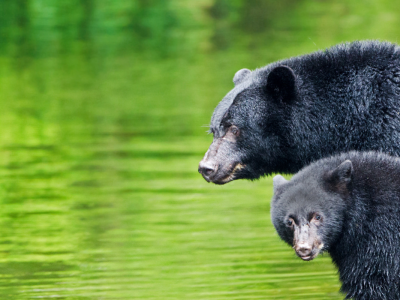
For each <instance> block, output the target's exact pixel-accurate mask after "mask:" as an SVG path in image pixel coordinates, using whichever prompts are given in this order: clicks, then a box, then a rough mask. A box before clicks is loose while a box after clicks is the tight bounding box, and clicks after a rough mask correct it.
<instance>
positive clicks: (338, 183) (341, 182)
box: [326, 160, 353, 192]
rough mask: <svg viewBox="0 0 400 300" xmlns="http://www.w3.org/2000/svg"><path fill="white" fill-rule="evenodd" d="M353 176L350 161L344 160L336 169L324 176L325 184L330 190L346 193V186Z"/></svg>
mask: <svg viewBox="0 0 400 300" xmlns="http://www.w3.org/2000/svg"><path fill="white" fill-rule="evenodd" d="M352 174H353V164H352V163H351V161H350V160H345V161H344V162H342V163H341V164H340V165H339V166H338V167H337V168H336V169H334V170H332V171H329V172H328V173H327V176H326V180H327V183H328V184H329V185H330V186H331V188H333V189H335V190H337V191H339V192H345V191H347V185H348V184H349V183H350V182H351V175H352Z"/></svg>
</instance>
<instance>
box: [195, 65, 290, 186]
mask: <svg viewBox="0 0 400 300" xmlns="http://www.w3.org/2000/svg"><path fill="white" fill-rule="evenodd" d="M233 82H234V83H235V87H234V89H233V90H231V91H230V92H229V93H228V94H227V95H226V96H225V97H224V99H223V100H222V101H221V102H220V103H219V104H218V106H217V107H216V109H215V111H214V114H213V116H212V118H211V124H210V132H211V133H212V134H213V136H214V139H213V142H212V144H211V146H210V147H209V149H208V151H207V153H206V154H205V156H204V158H203V160H202V161H201V162H200V164H199V172H200V173H201V174H202V175H203V177H204V178H205V179H206V180H207V181H208V182H213V183H216V184H224V183H227V182H229V181H232V180H235V179H240V178H247V179H255V178H258V177H260V176H262V175H265V174H270V173H272V172H286V169H287V165H288V164H290V161H289V160H290V155H287V151H288V149H289V146H288V144H287V140H286V137H287V132H286V131H285V129H284V128H285V123H288V119H289V118H290V111H291V106H292V104H293V103H294V102H295V101H296V90H297V88H296V77H295V75H294V73H293V70H292V69H290V68H289V67H287V66H282V65H278V66H269V67H268V68H264V69H260V70H256V71H253V72H252V71H250V70H248V69H242V70H240V71H238V72H237V73H236V74H235V76H234V78H233ZM283 166H285V168H283Z"/></svg>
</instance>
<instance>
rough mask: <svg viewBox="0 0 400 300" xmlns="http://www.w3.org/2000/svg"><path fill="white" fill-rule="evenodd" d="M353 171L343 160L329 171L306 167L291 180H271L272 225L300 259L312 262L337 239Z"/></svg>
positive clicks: (280, 178) (278, 176) (279, 176)
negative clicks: (272, 195)
mask: <svg viewBox="0 0 400 300" xmlns="http://www.w3.org/2000/svg"><path fill="white" fill-rule="evenodd" d="M352 172H353V166H352V163H351V161H349V160H346V161H344V162H342V163H341V164H340V165H339V166H337V167H336V168H334V169H332V170H329V169H321V166H319V167H317V168H316V167H315V166H311V167H308V168H306V169H304V170H302V171H300V172H299V173H298V174H296V175H295V176H294V177H293V178H292V179H291V180H290V181H287V180H286V179H284V178H283V177H282V176H281V175H277V176H275V177H274V197H273V199H272V202H271V218H272V223H273V224H274V226H275V229H276V230H277V232H278V234H279V236H280V237H281V239H282V240H284V241H285V242H286V243H288V244H289V245H291V246H292V247H293V249H294V250H295V252H296V254H297V255H298V256H299V257H300V258H301V259H303V260H306V261H308V260H312V259H314V258H315V257H316V256H317V255H318V254H319V253H320V252H321V251H325V250H326V251H329V249H330V246H331V245H332V244H333V243H335V241H336V240H337V238H338V236H339V234H340V232H341V231H342V227H343V216H344V211H345V207H346V201H347V199H348V197H349V186H350V183H351V178H352Z"/></svg>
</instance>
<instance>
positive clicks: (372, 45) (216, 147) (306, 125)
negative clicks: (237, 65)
mask: <svg viewBox="0 0 400 300" xmlns="http://www.w3.org/2000/svg"><path fill="white" fill-rule="evenodd" d="M235 83H236V86H235V88H234V89H233V90H232V91H230V92H229V93H228V94H227V95H226V97H225V98H224V99H223V100H222V101H221V102H220V103H219V104H218V106H217V108H216V109H215V111H214V114H213V116H212V119H211V124H210V131H211V132H212V133H213V134H214V141H213V144H212V145H211V146H210V151H209V152H208V153H207V154H206V156H205V157H204V159H203V161H202V163H203V165H204V164H207V167H208V170H209V171H208V173H207V174H206V173H205V172H204V168H203V169H201V168H200V169H199V171H200V172H201V173H203V176H204V177H205V178H206V179H207V180H208V181H213V182H215V183H225V182H228V181H230V180H234V179H239V178H248V179H254V178H258V177H260V176H262V175H268V174H271V173H277V172H280V173H294V172H297V171H298V170H300V169H301V168H302V167H303V166H305V165H307V164H309V163H310V162H312V161H315V160H317V159H320V158H323V157H327V156H329V155H333V154H338V153H341V152H346V151H350V150H363V151H371V150H374V151H382V152H385V153H389V154H391V155H395V156H400V48H399V47H398V46H397V45H395V44H391V43H387V42H377V41H363V42H353V43H349V44H341V45H337V46H334V47H332V48H330V49H327V50H325V51H318V52H315V53H311V54H308V55H304V56H299V57H294V58H291V59H288V60H282V61H279V62H276V63H272V64H270V65H268V66H266V67H263V68H261V69H257V70H255V71H252V72H250V71H249V70H241V71H239V72H238V73H237V76H235ZM232 125H235V126H237V127H238V128H239V130H240V134H239V135H238V136H237V138H236V140H234V141H232V140H230V141H229V143H228V144H225V142H224V140H223V137H224V136H225V134H226V133H227V130H228V129H229V128H230V126H232ZM237 164H240V165H241V168H237V169H236V170H235V171H234V172H233V170H234V166H236V165H237ZM211 168H213V172H211V171H210V169H211ZM230 172H231V173H232V172H233V173H232V174H231V173H230ZM228 175H230V177H227V176H228ZM228 179H229V180H228Z"/></svg>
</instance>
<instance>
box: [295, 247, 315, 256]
mask: <svg viewBox="0 0 400 300" xmlns="http://www.w3.org/2000/svg"><path fill="white" fill-rule="evenodd" d="M296 252H297V254H298V255H299V256H310V255H311V252H312V248H311V246H310V245H309V244H300V245H298V246H297V247H296Z"/></svg>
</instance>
